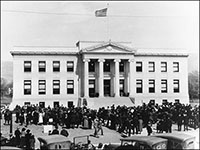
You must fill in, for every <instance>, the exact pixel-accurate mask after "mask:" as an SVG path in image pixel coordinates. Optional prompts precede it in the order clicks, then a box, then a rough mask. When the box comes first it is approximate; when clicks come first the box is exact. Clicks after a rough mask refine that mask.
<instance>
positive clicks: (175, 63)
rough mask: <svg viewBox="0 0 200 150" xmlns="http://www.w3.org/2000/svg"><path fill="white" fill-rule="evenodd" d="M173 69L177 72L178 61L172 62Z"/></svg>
mask: <svg viewBox="0 0 200 150" xmlns="http://www.w3.org/2000/svg"><path fill="white" fill-rule="evenodd" d="M173 70H174V72H179V62H173Z"/></svg>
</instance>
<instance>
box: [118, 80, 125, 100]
mask: <svg viewBox="0 0 200 150" xmlns="http://www.w3.org/2000/svg"><path fill="white" fill-rule="evenodd" d="M119 92H120V96H125V92H124V79H120V80H119Z"/></svg>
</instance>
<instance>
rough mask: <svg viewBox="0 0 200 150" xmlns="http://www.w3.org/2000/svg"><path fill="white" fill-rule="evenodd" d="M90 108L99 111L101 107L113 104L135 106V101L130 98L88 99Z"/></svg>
mask: <svg viewBox="0 0 200 150" xmlns="http://www.w3.org/2000/svg"><path fill="white" fill-rule="evenodd" d="M87 104H88V108H92V109H98V108H99V107H105V108H107V106H109V107H110V106H112V105H113V104H114V105H115V107H116V106H118V105H120V106H123V105H125V106H127V107H129V106H134V103H133V100H131V99H130V98H129V97H102V98H101V97H100V98H87Z"/></svg>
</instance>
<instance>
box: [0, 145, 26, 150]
mask: <svg viewBox="0 0 200 150" xmlns="http://www.w3.org/2000/svg"><path fill="white" fill-rule="evenodd" d="M0 150H22V149H21V148H18V147H13V146H0Z"/></svg>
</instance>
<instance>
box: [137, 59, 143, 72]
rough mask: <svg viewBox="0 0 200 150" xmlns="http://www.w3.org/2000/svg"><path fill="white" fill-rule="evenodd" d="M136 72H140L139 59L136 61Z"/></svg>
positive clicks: (140, 64)
mask: <svg viewBox="0 0 200 150" xmlns="http://www.w3.org/2000/svg"><path fill="white" fill-rule="evenodd" d="M136 72H142V62H141V61H137V62H136Z"/></svg>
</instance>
